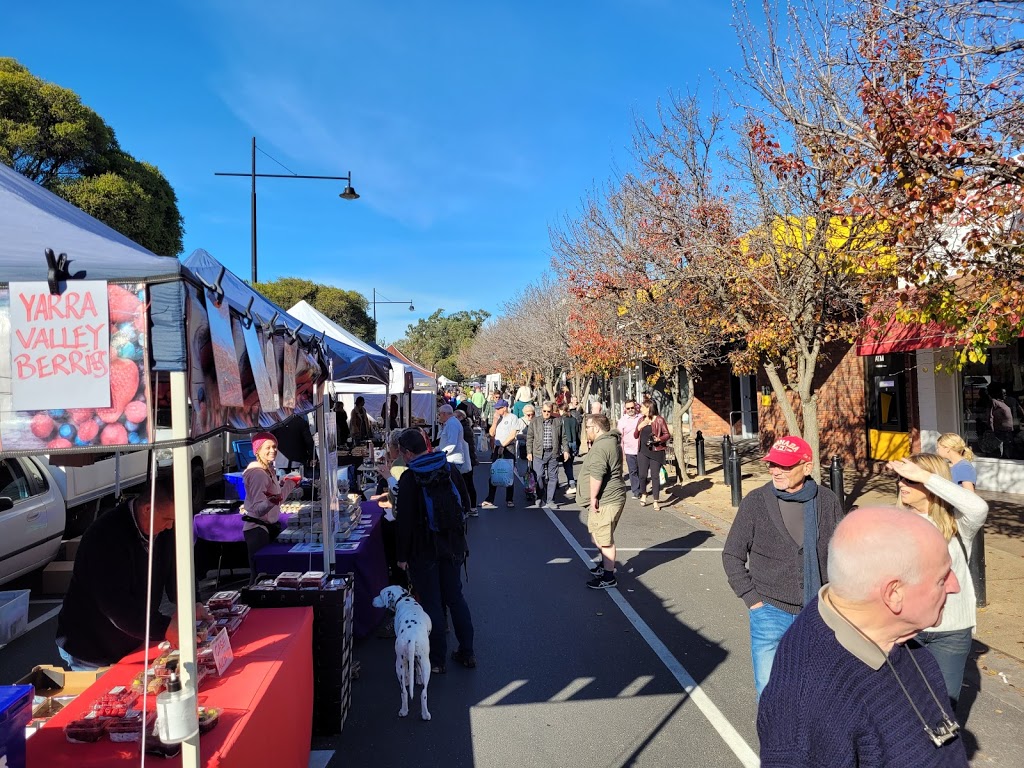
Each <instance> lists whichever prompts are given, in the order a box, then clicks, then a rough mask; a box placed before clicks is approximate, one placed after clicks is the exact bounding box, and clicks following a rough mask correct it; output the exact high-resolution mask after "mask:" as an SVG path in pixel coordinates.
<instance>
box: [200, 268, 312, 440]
mask: <svg viewBox="0 0 1024 768" xmlns="http://www.w3.org/2000/svg"><path fill="white" fill-rule="evenodd" d="M211 306H213V301H212V300H210V299H209V292H208V291H206V290H205V289H203V288H199V287H196V286H194V285H191V284H189V283H186V285H185V322H186V337H187V338H188V388H189V399H190V401H191V405H192V409H191V413H192V421H191V432H190V433H189V437H190V438H191V439H193V440H198V439H201V438H202V437H204V436H206V435H210V434H213V433H214V432H218V431H220V430H222V429H225V428H227V429H233V430H239V431H242V430H253V429H266V428H268V427H272V426H274V425H275V424H279V423H280V422H282V421H284V420H286V419H288V418H289V417H291V416H292V415H294V414H296V413H307V412H309V411H310V410H312V409H313V407H314V403H315V401H316V384H317V382H319V381H320V380H321V379H322V378H323V376H324V371H323V369H322V367H321V365H320V363H319V361H318V359H317V357H316V356H315V355H314V354H313V353H311V352H310V351H308V350H306V349H300V347H299V346H298V345H296V344H294V343H290V340H289V341H286V340H285V338H284V337H283V336H281V335H275V334H270V333H267V332H266V330H265V329H263V328H259V332H258V334H257V339H258V342H259V343H262V344H263V348H262V350H260V351H257V352H250V348H249V346H248V345H247V343H246V337H245V326H244V325H243V324H242V322H241V318H239V317H238V316H237V315H234V314H231V315H229V317H228V328H230V334H231V336H230V341H228V340H218V338H217V333H216V332H215V330H214V329H213V327H212V326H213V325H214V324H215V323H217V321H218V319H219V320H223V318H218V319H214V314H216V313H217V310H216V309H215V308H213V309H211ZM225 306H226V304H225ZM211 320H212V321H213V322H211ZM253 327H254V328H255V326H253ZM249 343H250V344H251V340H250V342H249ZM218 345H220V346H221V348H222V350H223V349H227V350H228V352H229V354H230V355H231V356H232V357H233V359H234V361H235V363H236V364H237V366H238V379H237V383H238V385H239V386H240V387H241V397H242V405H241V406H233V405H229V404H228V403H226V402H225V401H224V397H223V394H222V391H221V387H222V386H224V385H225V378H224V377H223V376H222V375H221V373H222V371H221V368H220V367H219V366H220V363H219V362H218V361H217V359H216V358H217V351H216V348H217V346H218ZM261 353H262V357H261ZM254 360H255V361H257V362H256V364H255V366H254V364H253V361H254ZM254 368H255V369H257V370H254ZM261 368H262V369H264V370H258V369H261ZM286 371H287V372H288V375H287V376H286ZM257 376H259V377H260V378H264V377H266V378H268V379H269V381H266V380H264V381H261V382H259V383H257V380H256V377H257ZM235 383H236V381H235V380H234V378H233V377H228V379H227V384H228V385H229V386H231V387H234V386H235ZM268 385H269V387H268ZM279 386H280V388H281V389H280V390H279V389H278V387H279ZM261 387H262V388H263V390H264V391H263V392H262V393H261V391H260V388H261ZM268 388H269V389H270V391H269V392H267V391H265V390H266V389H268ZM287 396H290V402H291V405H290V406H289V405H286V404H285V397H287ZM264 398H266V399H268V400H269V401H270V402H271V404H272V405H276V407H275V408H271V409H268V408H266V407H265V405H264V402H263V399H264Z"/></svg>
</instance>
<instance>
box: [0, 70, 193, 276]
mask: <svg viewBox="0 0 1024 768" xmlns="http://www.w3.org/2000/svg"><path fill="white" fill-rule="evenodd" d="M0 161H2V162H4V163H6V164H7V165H10V166H11V167H12V168H14V169H15V170H16V171H18V172H19V173H21V174H23V175H25V176H27V177H28V178H30V179H32V180H33V181H35V182H36V183H38V184H41V185H42V186H44V187H46V188H47V189H49V190H50V191H51V192H53V193H55V194H57V195H60V196H61V197H63V198H64V199H65V200H68V201H69V202H71V203H73V204H74V205H77V206H78V207H79V208H82V209H83V210H84V211H85V212H86V213H88V214H90V215H91V216H94V217H95V218H97V219H99V220H100V221H102V222H104V223H105V224H107V225H108V226H110V227H112V228H113V229H116V230H117V231H118V232H120V233H121V234H123V235H125V236H126V237H129V238H131V239H132V240H134V241H135V242H137V243H139V245H142V246H143V247H145V248H148V249H149V250H151V251H153V252H154V253H157V254H160V255H162V256H177V255H178V254H179V253H181V249H182V235H183V234H184V226H183V222H182V218H181V214H180V212H179V211H178V199H177V197H176V196H175V194H174V189H173V188H172V187H171V185H170V184H169V183H168V182H167V180H166V179H165V178H164V176H163V174H161V173H160V171H159V170H157V168H156V167H155V166H153V165H150V164H149V163H144V162H141V161H139V160H136V159H135V158H134V157H132V156H131V155H129V154H128V153H127V152H125V151H123V150H122V149H121V148H120V146H119V145H118V143H117V138H116V137H115V135H114V130H113V129H112V128H111V127H110V126H109V125H107V124H106V123H105V122H104V121H103V119H102V118H101V117H100V116H99V115H97V114H96V113H95V112H93V111H92V110H91V109H89V108H88V107H87V106H85V105H83V104H82V101H81V99H80V98H79V96H78V94H76V93H75V92H74V91H71V90H69V89H67V88H62V87H60V86H58V85H54V84H53V83H47V82H45V81H43V80H41V79H40V78H38V77H36V76H34V75H33V74H32V73H31V72H29V70H28V69H26V68H25V67H24V66H22V65H21V64H19V63H18V62H17V61H15V60H14V59H11V58H2V57H0Z"/></svg>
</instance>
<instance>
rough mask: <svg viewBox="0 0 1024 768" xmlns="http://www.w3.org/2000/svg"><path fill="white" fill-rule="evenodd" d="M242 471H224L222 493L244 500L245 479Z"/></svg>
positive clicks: (231, 497)
mask: <svg viewBox="0 0 1024 768" xmlns="http://www.w3.org/2000/svg"><path fill="white" fill-rule="evenodd" d="M242 474H243V473H242V472H225V473H224V495H225V496H227V497H228V498H229V499H242V500H243V501H244V500H245V480H244V479H243V478H242Z"/></svg>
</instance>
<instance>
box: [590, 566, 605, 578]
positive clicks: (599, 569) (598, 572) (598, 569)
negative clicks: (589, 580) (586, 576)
mask: <svg viewBox="0 0 1024 768" xmlns="http://www.w3.org/2000/svg"><path fill="white" fill-rule="evenodd" d="M590 572H591V573H592V574H594V575H595V576H597V577H598V578H600V577H602V576H604V566H603V565H601V564H600V563H599V564H597V565H595V566H594V567H593V568H591V569H590Z"/></svg>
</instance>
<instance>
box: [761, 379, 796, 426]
mask: <svg viewBox="0 0 1024 768" xmlns="http://www.w3.org/2000/svg"><path fill="white" fill-rule="evenodd" d="M763 367H764V372H765V373H766V374H767V375H768V381H769V382H770V383H771V385H772V392H774V393H775V399H776V401H777V402H778V404H779V408H780V409H781V410H782V417H783V418H784V419H785V420H786V428H787V430H788V431H789V434H791V435H797V436H800V434H801V432H802V430H801V429H800V422H799V420H798V419H797V417H796V410H795V409H794V408H793V403H791V402H790V400H789V388H788V387H787V386H786V385H785V384H784V383H783V381H782V379H781V378H780V377H779V370H778V368H776V367H775V363H774V362H772V361H771V360H765V362H764V366H763Z"/></svg>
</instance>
